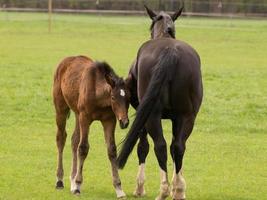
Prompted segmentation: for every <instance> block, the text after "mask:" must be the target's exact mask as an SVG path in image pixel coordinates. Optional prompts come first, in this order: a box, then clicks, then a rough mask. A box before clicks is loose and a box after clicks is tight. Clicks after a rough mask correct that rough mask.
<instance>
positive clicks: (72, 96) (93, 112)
mask: <svg viewBox="0 0 267 200" xmlns="http://www.w3.org/2000/svg"><path fill="white" fill-rule="evenodd" d="M129 95H130V94H129V90H128V87H127V79H126V80H123V79H122V78H119V77H118V76H117V75H116V74H115V72H114V71H113V70H112V68H111V67H110V66H109V65H108V64H107V63H105V62H104V63H100V62H94V61H92V60H91V59H90V58H87V57H85V56H75V57H67V58H65V59H64V60H63V61H62V62H61V63H60V64H59V66H58V68H57V70H56V72H55V75H54V85H53V99H54V105H55V110H56V124H57V136H56V142H57V148H58V166H57V183H56V188H57V189H61V188H64V184H63V175H64V171H63V163H62V157H63V149H64V145H65V141H66V137H67V133H66V129H65V127H66V120H67V118H68V116H69V114H70V110H72V111H73V112H74V113H75V118H76V125H75V130H74V132H73V135H72V139H71V146H72V154H73V160H72V170H71V176H70V180H71V192H72V193H74V194H80V187H81V184H82V182H83V175H82V170H83V164H84V160H85V158H86V157H87V154H88V151H89V143H88V133H89V127H90V124H91V123H92V122H93V121H94V120H99V121H101V123H102V125H103V128H104V135H105V141H106V145H107V152H108V157H109V160H110V162H111V168H112V176H113V177H112V178H113V185H114V188H115V190H116V194H117V197H118V198H121V197H124V196H125V193H124V192H123V190H122V188H121V181H120V177H119V174H118V169H117V165H116V157H117V150H116V144H115V137H114V131H115V126H116V118H117V119H118V120H119V122H120V127H121V128H126V127H127V126H128V123H129V120H128V108H129Z"/></svg>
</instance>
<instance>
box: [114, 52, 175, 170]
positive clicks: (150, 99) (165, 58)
mask: <svg viewBox="0 0 267 200" xmlns="http://www.w3.org/2000/svg"><path fill="white" fill-rule="evenodd" d="M177 64H178V56H177V51H176V49H173V48H169V47H167V48H166V49H164V50H163V51H162V52H161V54H160V56H159V59H158V63H157V64H156V66H155V68H154V71H153V74H152V77H151V80H150V82H149V86H148V88H147V90H146V93H145V95H144V97H143V99H142V101H141V102H140V104H139V106H138V108H137V112H136V117H135V119H134V121H133V124H132V126H131V128H130V130H129V132H128V134H127V135H126V137H125V139H124V140H123V142H122V148H121V150H120V152H119V155H118V158H117V164H118V167H119V168H120V169H122V168H123V167H124V165H125V164H126V162H127V159H128V157H129V155H130V153H131V152H132V150H133V148H134V146H135V144H136V142H137V140H138V138H139V133H140V130H141V129H142V128H143V127H144V125H145V123H146V121H147V119H148V117H149V115H150V113H151V112H152V110H153V108H154V106H155V104H156V103H157V102H158V101H159V100H160V94H161V91H162V89H163V86H164V85H165V84H166V83H167V80H168V77H170V75H171V73H173V72H172V68H173V66H175V65H177Z"/></svg>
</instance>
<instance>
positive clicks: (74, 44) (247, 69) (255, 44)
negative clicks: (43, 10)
mask: <svg viewBox="0 0 267 200" xmlns="http://www.w3.org/2000/svg"><path fill="white" fill-rule="evenodd" d="M46 19H47V16H46V15H45V14H30V13H3V12H2V13H1V12H0V72H1V73H0V199H1V200H2V199H4V200H6V199H8V200H9V199H10V200H16V199H20V200H21V199H27V200H28V199H38V200H39V199H51V200H52V199H53V200H54V199H64V200H65V199H76V198H77V197H74V196H73V195H72V194H70V192H69V181H68V177H69V171H70V162H71V151H70V135H71V132H72V130H73V126H74V123H73V115H72V116H71V118H70V120H69V121H68V122H69V123H68V127H67V130H68V133H69V137H68V138H67V144H66V147H65V154H64V158H65V159H64V165H65V186H66V188H65V189H64V190H63V191H56V190H55V189H54V184H55V180H56V178H55V170H56V153H57V151H56V145H55V130H56V127H55V120H54V109H53V104H52V100H51V87H52V76H53V72H54V70H55V67H56V65H57V64H58V63H59V61H60V60H61V59H63V58H64V57H66V56H70V55H80V54H84V55H88V56H90V57H92V58H94V59H98V60H106V61H108V62H109V63H110V64H111V65H112V66H113V67H114V68H115V70H116V71H117V72H118V74H120V75H121V76H126V75H127V73H128V69H129V66H130V64H131V62H132V61H133V59H134V58H135V56H136V52H137V50H138V47H139V46H140V45H141V44H142V43H143V42H144V41H146V40H147V39H149V31H148V28H149V25H150V21H149V19H148V18H145V17H104V16H87V15H55V16H54V21H53V27H52V33H50V34H49V33H48V31H47V21H46ZM176 34H177V38H179V39H181V40H184V41H186V42H188V43H189V44H191V45H192V46H193V47H194V48H195V49H196V50H197V51H198V52H199V54H200V56H201V60H202V73H203V80H204V94H205V96H204V100H203V104H202V107H201V111H200V113H199V115H198V118H197V122H196V125H195V128H194V131H193V133H192V135H191V137H190V138H189V140H188V142H187V151H186V155H185V159H184V174H185V178H186V181H187V197H188V199H190V200H226V199H227V200H264V199H267V156H266V155H267V143H266V139H267V136H266V134H267V58H266V55H267V54H266V52H267V21H266V20H235V19H206V18H186V17H183V18H181V19H179V20H178V21H177V23H176ZM130 113H131V114H133V110H132V109H131V111H130ZM132 120H133V117H131V121H132ZM163 126H164V132H165V136H166V139H167V141H168V144H170V136H171V134H170V132H171V128H170V127H171V126H170V122H168V121H164V122H163ZM126 132H127V131H125V130H120V129H119V128H117V130H116V137H117V142H119V141H120V140H121V139H122V138H123V136H124V135H125V134H126ZM150 144H151V145H150V149H151V152H150V154H149V156H148V160H147V169H146V176H147V181H146V190H147V196H146V197H145V198H143V199H144V200H151V199H154V197H155V196H156V195H157V193H158V190H159V173H158V172H159V168H158V165H157V161H156V159H155V156H154V153H153V150H152V149H153V144H152V143H151V141H150ZM90 145H91V149H90V152H89V156H88V158H87V160H86V163H85V170H84V178H85V180H84V185H83V188H82V194H81V197H80V199H91V200H100V199H105V200H108V199H115V192H114V191H113V187H112V183H111V176H110V168H109V162H108V159H107V156H106V149H105V145H104V138H103V132H102V128H101V126H100V124H99V123H98V122H95V123H94V125H93V127H92V128H91V133H90ZM168 167H169V177H170V178H171V174H172V172H171V171H172V163H171V159H170V156H169V160H168ZM136 173H137V158H136V154H135V153H133V154H132V156H131V157H130V159H129V162H128V163H127V166H126V168H125V170H123V171H121V172H120V174H121V179H122V184H123V188H124V191H125V192H126V193H127V195H128V199H133V197H132V195H131V194H132V192H133V190H134V188H135V177H136Z"/></svg>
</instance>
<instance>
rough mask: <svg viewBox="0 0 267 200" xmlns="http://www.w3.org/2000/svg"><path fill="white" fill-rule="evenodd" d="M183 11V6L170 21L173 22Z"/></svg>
mask: <svg viewBox="0 0 267 200" xmlns="http://www.w3.org/2000/svg"><path fill="white" fill-rule="evenodd" d="M183 9H184V5H183V6H182V7H181V8H180V10H179V11H177V12H175V13H173V14H172V15H171V18H172V21H175V20H176V19H177V18H178V17H179V16H180V15H181V14H182V11H183Z"/></svg>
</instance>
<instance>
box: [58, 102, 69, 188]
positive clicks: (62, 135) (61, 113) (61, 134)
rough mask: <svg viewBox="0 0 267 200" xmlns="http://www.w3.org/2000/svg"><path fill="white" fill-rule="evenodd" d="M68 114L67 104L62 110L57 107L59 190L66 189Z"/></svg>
mask: <svg viewBox="0 0 267 200" xmlns="http://www.w3.org/2000/svg"><path fill="white" fill-rule="evenodd" d="M68 114H69V108H68V107H67V105H66V104H64V105H63V106H62V107H61V109H59V107H56V123H57V136H56V142H57V149H58V157H57V163H58V165H57V183H56V188H57V189H62V188H64V184H63V176H64V170H63V150H64V146H65V142H66V138H67V133H66V130H65V127H66V120H67V116H68Z"/></svg>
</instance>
